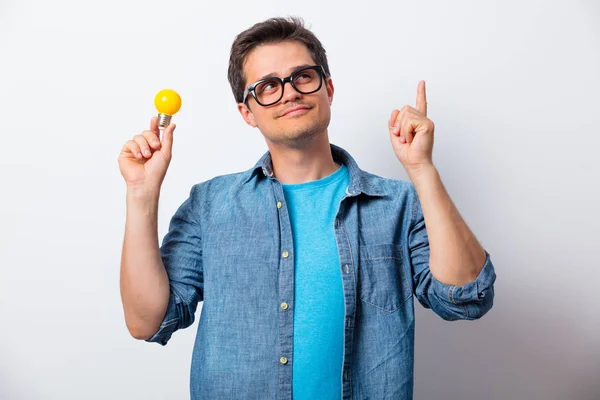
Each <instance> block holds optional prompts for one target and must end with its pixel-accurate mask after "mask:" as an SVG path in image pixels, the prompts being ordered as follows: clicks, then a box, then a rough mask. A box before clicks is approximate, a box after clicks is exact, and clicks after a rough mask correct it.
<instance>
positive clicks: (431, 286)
mask: <svg viewBox="0 0 600 400" xmlns="http://www.w3.org/2000/svg"><path fill="white" fill-rule="evenodd" d="M413 193H414V196H413V197H414V201H413V203H412V221H411V224H410V228H409V234H408V243H409V251H410V262H411V267H412V275H413V288H414V294H415V296H416V297H417V299H418V300H419V302H420V303H421V304H422V305H423V307H425V308H430V309H431V310H433V311H434V312H435V313H436V314H438V315H439V316H440V317H442V318H443V319H445V320H448V321H454V320H458V319H465V320H474V319H478V318H481V317H482V316H483V315H485V314H486V313H487V312H488V311H489V310H490V309H491V308H492V306H493V303H494V282H495V281H496V273H495V269H494V265H493V264H492V261H491V258H490V254H489V253H488V252H487V250H486V251H485V255H486V259H485V264H484V265H483V269H482V270H481V271H480V272H479V275H478V276H477V278H476V279H475V280H474V281H472V282H469V283H467V284H465V285H463V286H453V285H447V284H444V283H441V282H440V281H438V280H437V279H436V278H435V277H434V276H433V274H432V273H431V271H430V269H429V239H428V237H427V230H426V228H425V220H424V217H423V212H422V209H421V204H420V202H419V199H418V197H417V195H416V192H413Z"/></svg>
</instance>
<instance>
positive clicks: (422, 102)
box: [416, 81, 427, 116]
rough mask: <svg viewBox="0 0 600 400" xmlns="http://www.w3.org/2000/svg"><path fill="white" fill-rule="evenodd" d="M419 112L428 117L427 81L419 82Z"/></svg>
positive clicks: (417, 106)
mask: <svg viewBox="0 0 600 400" xmlns="http://www.w3.org/2000/svg"><path fill="white" fill-rule="evenodd" d="M416 108H417V111H419V112H420V113H421V114H423V115H424V116H427V96H426V94H425V81H421V82H419V85H418V86H417V105H416Z"/></svg>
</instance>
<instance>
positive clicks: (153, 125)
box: [150, 116, 160, 136]
mask: <svg viewBox="0 0 600 400" xmlns="http://www.w3.org/2000/svg"><path fill="white" fill-rule="evenodd" d="M150 131H152V132H154V133H155V134H156V136H158V135H159V134H160V131H159V130H158V117H156V116H154V117H152V119H150Z"/></svg>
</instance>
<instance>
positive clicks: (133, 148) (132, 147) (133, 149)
mask: <svg viewBox="0 0 600 400" xmlns="http://www.w3.org/2000/svg"><path fill="white" fill-rule="evenodd" d="M122 151H123V152H125V153H130V154H131V155H132V156H133V157H135V158H137V159H138V160H141V159H142V158H143V156H142V152H141V151H140V146H138V145H137V143H136V142H134V141H133V140H128V141H127V143H125V146H123V150H122Z"/></svg>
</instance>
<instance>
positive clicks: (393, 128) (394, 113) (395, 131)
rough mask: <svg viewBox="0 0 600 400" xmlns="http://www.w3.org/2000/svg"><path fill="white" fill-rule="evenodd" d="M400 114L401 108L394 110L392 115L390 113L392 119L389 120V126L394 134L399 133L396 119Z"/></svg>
mask: <svg viewBox="0 0 600 400" xmlns="http://www.w3.org/2000/svg"><path fill="white" fill-rule="evenodd" d="M398 114H400V110H394V111H392V115H390V120H389V121H388V127H389V128H390V133H392V134H394V135H398V131H397V129H395V128H396V119H398Z"/></svg>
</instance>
